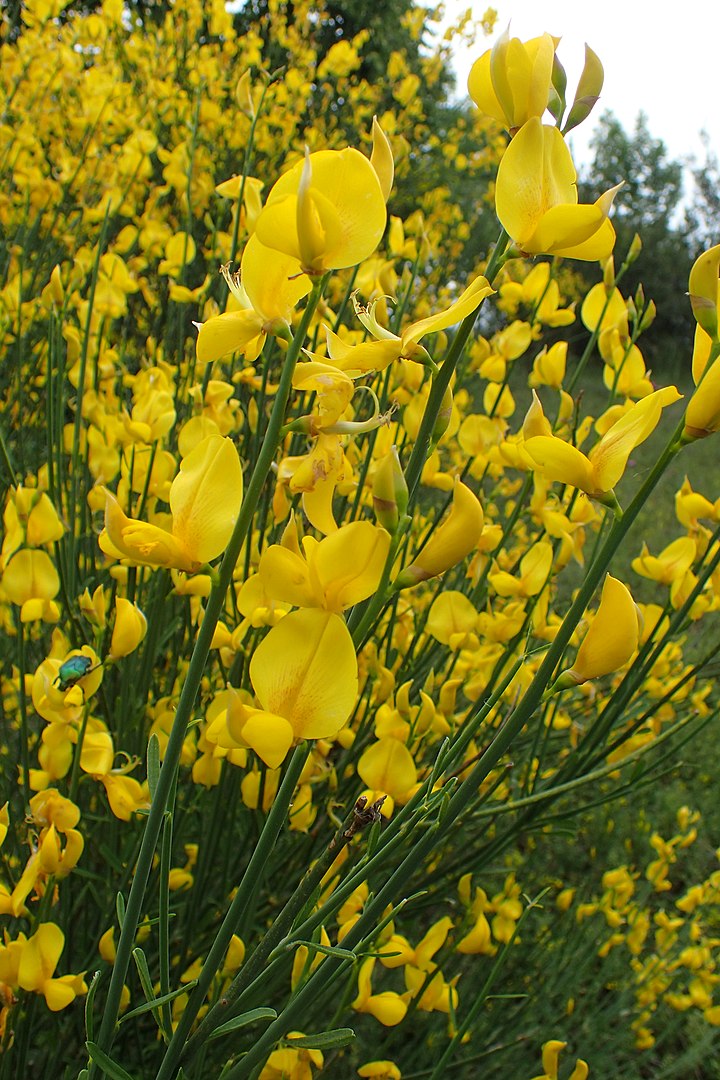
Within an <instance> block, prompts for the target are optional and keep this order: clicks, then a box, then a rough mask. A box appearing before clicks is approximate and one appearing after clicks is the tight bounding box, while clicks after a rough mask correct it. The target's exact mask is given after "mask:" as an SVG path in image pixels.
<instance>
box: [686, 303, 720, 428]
mask: <svg viewBox="0 0 720 1080" xmlns="http://www.w3.org/2000/svg"><path fill="white" fill-rule="evenodd" d="M717 351H718V347H717V345H716V344H713V340H712V338H711V337H710V336H709V334H707V333H706V332H705V330H704V329H703V327H702V326H700V325H699V324H698V325H697V326H696V327H695V344H694V348H693V362H692V374H693V381H694V383H695V386H696V390H695V392H694V394H693V395H692V397H691V398H690V401H689V402H688V407H687V412H686V413H685V430H684V431H683V438H684V439H685V440H686V441H687V442H690V441H692V440H694V439H703V438H705V437H706V436H707V435H712V434H713V432H715V431H720V363H719V362H718V358H717ZM711 358H712V359H711ZM708 364H709V365H710V366H709V367H708Z"/></svg>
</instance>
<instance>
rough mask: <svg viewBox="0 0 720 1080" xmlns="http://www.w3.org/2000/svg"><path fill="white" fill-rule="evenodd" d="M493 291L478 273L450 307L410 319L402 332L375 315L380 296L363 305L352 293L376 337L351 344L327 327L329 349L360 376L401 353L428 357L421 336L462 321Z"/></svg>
mask: <svg viewBox="0 0 720 1080" xmlns="http://www.w3.org/2000/svg"><path fill="white" fill-rule="evenodd" d="M494 291H495V290H494V289H493V288H492V286H491V285H490V284H489V283H488V281H487V280H486V278H484V277H482V276H481V277H477V278H475V280H474V281H473V282H471V284H470V285H468V287H467V288H466V289H465V290H464V291H463V292H462V294H461V295H460V296H459V297H458V298H457V300H455V301H454V302H453V303H452V304H450V306H449V307H447V308H445V309H444V310H443V311H438V312H436V314H435V315H428V316H427V318H425V319H419V320H418V321H417V322H414V323H410V325H409V326H406V327H405V329H404V330H403V332H402V334H401V335H399V336H398V335H397V334H393V333H392V331H391V330H388V329H386V327H384V326H382V325H381V324H380V323H379V322H378V320H377V318H376V317H375V308H376V306H377V304H378V302H379V300H380V299H381V298H376V299H375V300H373V301H372V302H371V303H370V305H369V306H368V307H364V306H363V305H362V304H361V303H360V302H359V301H358V299H357V296H356V295H355V294H353V304H354V307H355V314H356V315H357V317H358V319H359V320H360V322H361V323H362V324H363V326H364V327H365V329H366V330H367V331H368V333H369V334H371V335H372V338H373V340H372V341H363V342H361V344H360V345H348V344H347V343H346V342H344V341H342V340H341V339H340V338H339V337H337V335H335V334H333V333H332V332H331V331H328V352H329V354H330V357H331V359H332V362H333V364H334V365H335V366H336V367H338V368H340V370H341V371H344V372H346V373H352V374H353V375H355V376H357V375H360V374H366V373H367V372H370V371H384V370H385V368H387V367H389V365H390V364H392V363H393V361H395V360H399V359H400V358H401V357H404V358H405V359H407V360H421V359H422V358H423V357H425V358H427V353H426V351H425V349H424V348H423V347H422V346H421V345H420V344H419V342H420V339H421V338H423V337H425V336H426V335H427V334H436V333H438V332H439V331H440V330H447V328H448V327H450V326H454V325H455V324H456V323H459V322H461V321H462V320H463V319H464V318H465V317H466V316H467V315H469V314H470V313H471V312H473V311H475V310H476V308H478V307H479V306H480V304H481V303H482V301H483V300H484V299H485V297H486V296H490V295H491V293H493V292H494Z"/></svg>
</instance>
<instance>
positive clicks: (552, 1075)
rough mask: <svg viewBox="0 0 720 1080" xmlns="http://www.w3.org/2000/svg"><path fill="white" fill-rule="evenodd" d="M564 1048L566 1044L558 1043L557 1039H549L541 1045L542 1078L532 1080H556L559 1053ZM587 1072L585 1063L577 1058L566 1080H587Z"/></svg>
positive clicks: (537, 1077)
mask: <svg viewBox="0 0 720 1080" xmlns="http://www.w3.org/2000/svg"><path fill="white" fill-rule="evenodd" d="M566 1046H567V1043H564V1042H560V1040H559V1039H550V1040H549V1041H548V1042H546V1043H543V1048H542V1065H543V1070H544V1071H543V1074H542V1076H536V1077H534V1080H558V1059H559V1057H560V1051H561V1050H564V1049H565V1047H566ZM589 1072H590V1070H589V1069H588V1066H587V1063H586V1062H585V1061H583V1060H582V1058H578V1059H577V1061H576V1062H575V1068H574V1069H573V1071H572V1073H571V1075H570V1076H569V1077H568V1080H587V1076H588V1074H589Z"/></svg>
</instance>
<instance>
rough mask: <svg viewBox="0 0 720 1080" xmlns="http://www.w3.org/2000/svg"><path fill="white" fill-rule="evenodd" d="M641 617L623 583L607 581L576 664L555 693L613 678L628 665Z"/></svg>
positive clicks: (556, 682) (561, 679)
mask: <svg viewBox="0 0 720 1080" xmlns="http://www.w3.org/2000/svg"><path fill="white" fill-rule="evenodd" d="M640 629H641V622H640V613H639V611H638V608H637V605H636V604H635V601H634V600H633V598H632V596H631V595H630V590H629V589H628V587H627V586H626V585H623V583H622V581H618V579H617V578H614V577H611V576H610V574H608V575H607V577H606V578H605V584H604V585H603V590H602V596H601V597H600V606H599V607H598V609H597V611H596V612H595V617H594V619H593V621H592V622H591V624H590V629H589V630H588V632H587V634H586V635H585V637H584V638H583V640H582V644H581V646H580V648H579V649H578V654H577V656H576V657H575V663H574V664H573V666H572V667H571V668H568V670H567V671H563V672H562V674H561V675H560V676H559V677H558V678H557V679H556V681H555V683H554V685H553V689H554V690H562V689H564V688H566V687H569V686H577V685H579V684H580V683H583V682H587V680H588V679H599V678H600V677H601V676H602V675H610V674H611V673H612V672H613V671H617V670H618V668H621V667H622V666H623V664H626V663H627V662H628V660H629V659H630V657H631V656H632V654H633V653H634V652H635V650H636V649H637V647H638V642H639V640H640Z"/></svg>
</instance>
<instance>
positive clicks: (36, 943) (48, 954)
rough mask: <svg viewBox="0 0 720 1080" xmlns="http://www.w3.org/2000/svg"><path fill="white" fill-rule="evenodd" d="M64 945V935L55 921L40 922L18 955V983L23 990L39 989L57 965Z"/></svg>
mask: <svg viewBox="0 0 720 1080" xmlns="http://www.w3.org/2000/svg"><path fill="white" fill-rule="evenodd" d="M64 946H65V935H64V934H63V932H62V930H61V929H60V927H59V926H56V925H55V923H41V924H40V926H39V927H38V928H37V930H36V931H35V933H34V934H33V936H32V937H31V938H29V940H28V942H27V945H26V946H25V948H24V949H23V951H22V955H21V957H20V967H19V969H18V985H19V986H21V987H22V988H23V990H40V989H41V988H42V985H43V983H44V982H45V980H46V979H49V978H50V977H51V976H52V974H53V972H54V971H55V968H56V967H57V963H58V960H59V959H60V954H61V953H62V951H63V948H64Z"/></svg>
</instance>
